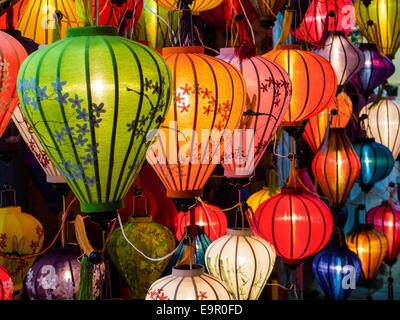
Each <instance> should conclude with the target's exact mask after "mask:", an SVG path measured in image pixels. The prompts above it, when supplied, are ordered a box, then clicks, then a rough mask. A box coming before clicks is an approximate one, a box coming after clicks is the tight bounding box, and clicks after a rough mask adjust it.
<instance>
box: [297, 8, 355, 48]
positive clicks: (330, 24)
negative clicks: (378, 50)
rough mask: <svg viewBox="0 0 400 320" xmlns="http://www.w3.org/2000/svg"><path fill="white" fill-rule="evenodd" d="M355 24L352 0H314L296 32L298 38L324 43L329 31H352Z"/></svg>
mask: <svg viewBox="0 0 400 320" xmlns="http://www.w3.org/2000/svg"><path fill="white" fill-rule="evenodd" d="M354 25H355V14H354V7H353V3H352V1H351V0H313V1H312V2H311V3H310V5H309V6H308V9H307V11H306V13H305V15H304V17H303V20H302V22H301V23H300V26H299V27H298V28H297V29H296V31H295V32H294V35H295V36H296V38H298V39H300V40H302V41H308V42H311V43H312V44H314V45H318V44H323V42H324V41H325V40H326V37H327V36H328V32H329V31H343V32H344V33H345V34H346V35H347V34H349V33H350V31H351V30H352V28H353V27H354Z"/></svg>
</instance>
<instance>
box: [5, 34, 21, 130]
mask: <svg viewBox="0 0 400 320" xmlns="http://www.w3.org/2000/svg"><path fill="white" fill-rule="evenodd" d="M27 56H28V54H27V53H26V50H25V49H24V47H23V46H22V45H21V44H20V43H19V41H17V40H16V39H15V38H13V37H12V36H10V35H9V34H7V33H5V32H3V31H0V78H1V83H0V136H1V135H2V134H3V133H4V130H6V127H7V125H8V123H9V122H10V119H11V115H12V113H13V112H14V110H15V108H16V107H17V105H18V95H17V88H16V82H17V76H18V69H19V68H20V67H21V64H22V63H23V61H24V60H25V58H26V57H27ZM27 85H28V84H27Z"/></svg>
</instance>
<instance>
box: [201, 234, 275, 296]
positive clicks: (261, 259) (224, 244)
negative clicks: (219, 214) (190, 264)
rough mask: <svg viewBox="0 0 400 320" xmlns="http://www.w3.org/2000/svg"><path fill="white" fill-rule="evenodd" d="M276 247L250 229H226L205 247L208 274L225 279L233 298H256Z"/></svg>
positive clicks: (262, 285) (272, 265)
mask: <svg viewBox="0 0 400 320" xmlns="http://www.w3.org/2000/svg"><path fill="white" fill-rule="evenodd" d="M275 258H276V255H275V250H274V248H273V247H272V245H271V244H269V243H268V242H267V241H265V240H264V239H262V238H260V237H257V236H254V235H253V234H252V231H251V230H250V229H228V231H227V234H226V236H224V237H222V238H220V239H218V240H216V241H214V242H213V243H211V245H210V246H209V247H208V249H207V251H206V265H207V269H208V270H209V272H210V274H211V275H213V276H215V277H217V278H219V279H221V280H222V281H224V283H225V285H226V287H227V288H228V290H229V293H230V295H231V297H232V299H233V300H257V299H258V297H259V296H260V294H261V292H262V290H263V289H264V286H265V284H266V283H267V280H268V278H269V276H270V275H271V272H272V269H273V268H274V264H275Z"/></svg>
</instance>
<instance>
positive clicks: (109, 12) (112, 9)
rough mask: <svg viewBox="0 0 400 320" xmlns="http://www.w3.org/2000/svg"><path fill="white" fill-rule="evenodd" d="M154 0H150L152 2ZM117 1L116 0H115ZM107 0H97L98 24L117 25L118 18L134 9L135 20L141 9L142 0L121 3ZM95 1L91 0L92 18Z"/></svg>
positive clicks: (137, 18) (138, 16)
mask: <svg viewBox="0 0 400 320" xmlns="http://www.w3.org/2000/svg"><path fill="white" fill-rule="evenodd" d="M153 1H155V0H152V1H151V2H153ZM115 2H118V1H115ZM115 2H113V1H111V2H110V1H109V0H99V23H98V25H99V26H105V25H107V26H118V24H119V23H120V19H121V18H123V16H124V14H125V12H126V11H128V10H130V11H132V12H133V11H134V12H135V16H134V17H133V19H134V21H135V22H137V21H138V20H139V18H140V16H141V13H142V9H143V0H134V1H129V3H128V4H127V2H126V1H125V2H124V3H122V4H121V5H118V4H116V3H115ZM95 6H96V1H92V12H93V18H94V19H95Z"/></svg>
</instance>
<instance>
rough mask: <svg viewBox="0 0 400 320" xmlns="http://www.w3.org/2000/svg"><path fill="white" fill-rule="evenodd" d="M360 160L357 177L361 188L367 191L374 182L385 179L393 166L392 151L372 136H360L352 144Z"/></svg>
mask: <svg viewBox="0 0 400 320" xmlns="http://www.w3.org/2000/svg"><path fill="white" fill-rule="evenodd" d="M354 150H355V151H356V153H357V156H358V158H359V159H360V162H361V171H360V174H359V176H358V178H357V182H358V183H359V184H360V187H361V189H362V190H363V191H364V192H365V193H368V192H369V191H370V190H371V188H372V186H373V185H374V183H375V182H378V181H381V180H383V179H385V178H386V177H387V176H388V175H389V174H390V173H391V172H392V169H393V166H394V158H393V154H392V152H391V151H390V150H389V149H388V148H387V147H385V146H384V145H383V144H380V143H377V142H375V139H374V138H362V139H361V141H359V142H358V143H356V144H355V145H354Z"/></svg>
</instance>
